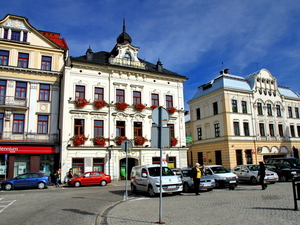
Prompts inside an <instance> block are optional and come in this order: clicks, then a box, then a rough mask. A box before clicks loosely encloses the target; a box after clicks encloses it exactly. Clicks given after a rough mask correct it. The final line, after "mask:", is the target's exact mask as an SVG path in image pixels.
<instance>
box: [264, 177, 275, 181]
mask: <svg viewBox="0 0 300 225" xmlns="http://www.w3.org/2000/svg"><path fill="white" fill-rule="evenodd" d="M265 179H266V180H268V179H274V177H266V178H265Z"/></svg>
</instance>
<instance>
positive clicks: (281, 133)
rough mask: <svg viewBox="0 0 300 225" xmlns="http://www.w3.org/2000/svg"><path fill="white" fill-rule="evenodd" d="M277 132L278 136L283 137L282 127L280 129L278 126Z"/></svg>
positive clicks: (279, 125)
mask: <svg viewBox="0 0 300 225" xmlns="http://www.w3.org/2000/svg"><path fill="white" fill-rule="evenodd" d="M278 132H279V136H280V137H283V127H282V124H278Z"/></svg>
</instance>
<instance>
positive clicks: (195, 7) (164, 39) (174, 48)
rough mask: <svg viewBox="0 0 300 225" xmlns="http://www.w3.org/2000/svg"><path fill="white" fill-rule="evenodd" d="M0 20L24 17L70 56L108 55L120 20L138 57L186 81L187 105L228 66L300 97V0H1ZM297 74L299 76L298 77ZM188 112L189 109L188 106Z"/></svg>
mask: <svg viewBox="0 0 300 225" xmlns="http://www.w3.org/2000/svg"><path fill="white" fill-rule="evenodd" d="M0 3H2V4H1V5H2V7H1V8H0V18H1V19H2V18H4V17H5V15H6V14H15V15H19V16H24V17H27V18H28V19H29V22H30V23H31V25H32V26H34V27H35V28H36V29H38V30H45V31H52V32H57V33H60V34H61V37H63V38H65V39H66V41H67V43H68V45H69V48H70V56H80V55H84V54H85V52H86V50H87V48H88V47H89V46H91V48H92V50H93V51H94V52H98V51H111V50H112V48H113V47H114V45H115V44H116V38H117V37H118V35H119V34H120V33H121V32H122V23H123V18H125V19H126V31H127V33H128V34H129V35H130V36H131V38H132V40H133V41H132V45H134V46H137V47H140V50H139V58H142V59H145V60H147V61H149V62H152V63H156V62H157V60H158V58H159V59H160V61H161V62H162V63H163V66H164V68H167V69H169V70H171V71H173V72H176V73H178V74H180V75H184V76H186V77H188V78H189V80H188V81H186V82H185V84H184V87H185V89H184V94H185V102H187V101H189V100H190V99H191V98H192V96H193V95H194V94H195V93H196V90H197V87H198V86H200V85H202V84H204V83H206V82H208V81H210V80H212V79H213V78H215V77H216V76H218V74H219V71H220V70H222V62H223V68H224V69H225V68H229V69H230V72H231V74H233V75H238V76H246V75H248V74H251V73H253V72H255V71H257V69H262V68H266V69H268V70H269V71H270V72H271V74H272V75H273V76H275V77H276V78H277V82H278V84H279V85H281V86H285V87H290V88H291V89H292V90H293V91H294V92H297V93H300V76H299V75H298V72H299V71H300V29H299V24H300V1H298V0H263V1H261V0H172V1H170V0H157V1H155V0H148V1H147V0H127V1H122V0H43V1H41V0H28V1H24V0H11V1H7V0H0ZM297 71H298V72H297ZM185 109H186V110H188V109H189V108H188V104H187V103H186V105H185Z"/></svg>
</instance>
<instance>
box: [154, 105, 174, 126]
mask: <svg viewBox="0 0 300 225" xmlns="http://www.w3.org/2000/svg"><path fill="white" fill-rule="evenodd" d="M159 114H160V115H159ZM159 118H160V119H159ZM152 120H153V122H154V123H155V124H157V125H166V124H167V123H168V121H169V120H170V115H169V113H168V111H167V110H166V109H165V108H163V107H156V108H155V109H153V111H152Z"/></svg>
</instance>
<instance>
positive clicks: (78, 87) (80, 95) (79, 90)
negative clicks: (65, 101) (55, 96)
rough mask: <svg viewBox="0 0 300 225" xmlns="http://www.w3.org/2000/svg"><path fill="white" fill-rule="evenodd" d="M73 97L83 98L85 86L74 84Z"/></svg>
mask: <svg viewBox="0 0 300 225" xmlns="http://www.w3.org/2000/svg"><path fill="white" fill-rule="evenodd" d="M75 98H76V99H78V98H85V86H81V85H76V87H75Z"/></svg>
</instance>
